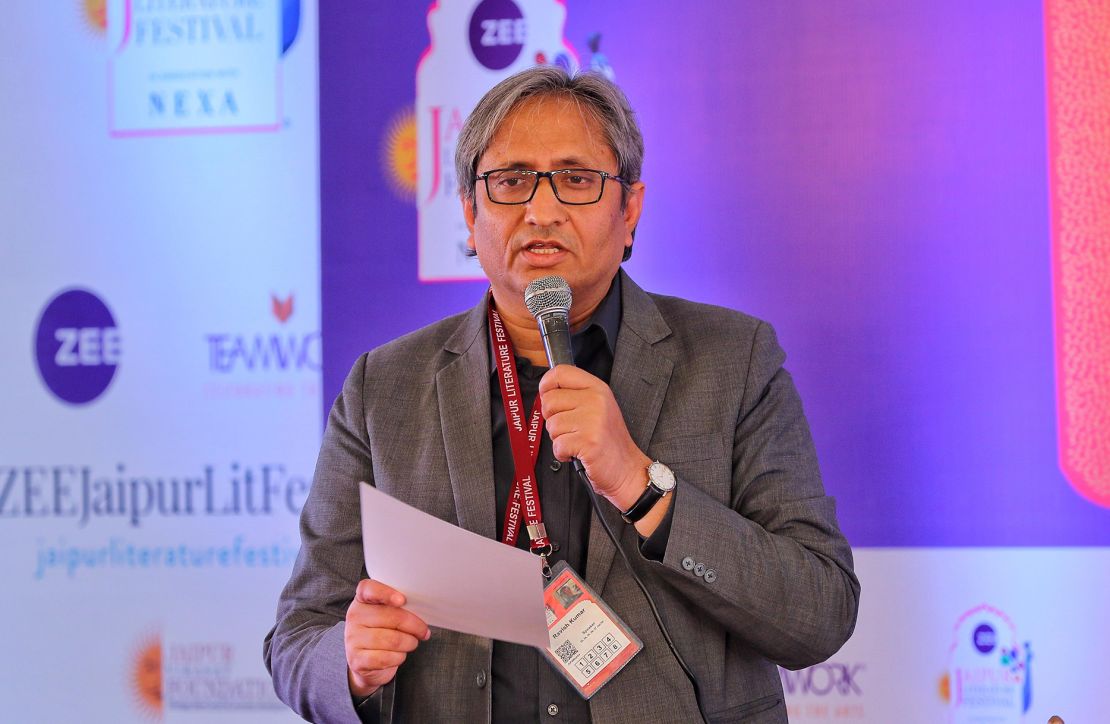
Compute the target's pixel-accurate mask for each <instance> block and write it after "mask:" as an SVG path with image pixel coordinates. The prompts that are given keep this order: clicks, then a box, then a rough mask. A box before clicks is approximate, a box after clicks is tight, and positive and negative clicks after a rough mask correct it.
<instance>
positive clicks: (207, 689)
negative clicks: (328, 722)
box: [0, 0, 322, 722]
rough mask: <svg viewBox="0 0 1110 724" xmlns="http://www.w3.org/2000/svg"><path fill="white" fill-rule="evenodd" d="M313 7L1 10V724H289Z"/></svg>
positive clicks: (80, 4)
mask: <svg viewBox="0 0 1110 724" xmlns="http://www.w3.org/2000/svg"><path fill="white" fill-rule="evenodd" d="M316 37H317V31H316V8H315V3H313V2H311V0H284V1H283V0H249V1H244V2H227V3H222V2H221V3H175V2H159V1H156V0H111V1H110V2H103V1H101V2H97V1H96V0H85V1H79V0H72V1H71V2H65V3H31V4H21V5H19V6H17V7H12V8H9V14H8V17H7V18H6V22H5V23H4V27H3V29H0V42H2V44H3V46H4V47H5V59H6V61H7V62H5V63H4V64H3V65H2V67H0V80H2V82H0V87H3V89H4V94H5V99H6V108H7V111H6V112H5V114H4V117H3V120H0V127H2V128H3V133H2V134H0V149H2V150H0V156H2V157H3V158H4V159H5V169H4V176H3V181H2V185H3V191H4V193H3V200H2V201H0V208H2V213H0V274H2V275H3V284H2V285H0V305H2V306H3V309H4V313H3V320H4V325H3V335H4V339H5V340H6V343H5V350H6V352H5V354H3V355H0V380H2V382H0V406H2V407H3V409H4V410H6V411H7V414H5V415H4V416H3V421H0V549H2V550H3V553H2V554H0V578H2V579H3V580H4V582H5V585H4V595H3V596H0V620H2V621H3V625H4V634H3V637H2V639H3V647H2V648H3V653H2V654H0V682H2V683H0V690H2V691H3V692H4V697H3V698H4V712H3V714H2V715H0V718H2V719H4V720H5V721H23V722H33V721H89V722H126V721H138V722H141V721H167V722H170V721H197V722H200V721H205V722H207V721H214V720H224V719H239V720H243V721H259V722H261V721H290V720H296V717H293V716H292V715H291V714H290V712H289V711H288V710H287V709H286V708H285V707H284V705H282V704H281V703H280V702H279V701H278V700H277V698H276V697H275V696H274V694H273V691H272V687H271V684H270V680H269V676H268V675H267V673H266V671H265V668H264V666H263V663H262V655H261V650H262V639H263V637H264V635H265V633H266V631H267V630H268V628H269V627H270V626H271V625H272V623H273V615H274V606H275V602H276V599H277V594H278V591H279V589H280V586H281V585H282V584H283V583H284V581H285V580H286V578H287V577H288V574H289V571H290V569H291V566H292V561H293V559H294V557H295V556H296V552H297V548H298V538H297V527H296V521H297V515H298V514H299V512H300V507H301V505H302V503H303V501H304V498H305V495H306V493H307V490H308V486H309V484H310V482H311V474H312V468H313V464H314V461H315V455H316V452H317V446H318V444H319V438H320V429H321V422H322V421H321V412H320V410H321V398H320V371H321V354H322V348H321V338H320V322H319V315H320V304H319V252H318V239H319V235H318V191H317V189H318V171H317V169H318V156H317V150H316V149H317V120H316V108H317V99H316V88H317V83H316V54H317V51H316Z"/></svg>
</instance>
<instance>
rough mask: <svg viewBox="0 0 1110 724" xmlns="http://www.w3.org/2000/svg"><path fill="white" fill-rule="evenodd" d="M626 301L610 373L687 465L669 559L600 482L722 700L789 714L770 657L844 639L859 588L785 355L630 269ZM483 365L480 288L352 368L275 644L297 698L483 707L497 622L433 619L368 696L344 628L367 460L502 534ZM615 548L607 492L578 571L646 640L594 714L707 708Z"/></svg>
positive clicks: (437, 504) (657, 717) (460, 516)
mask: <svg viewBox="0 0 1110 724" xmlns="http://www.w3.org/2000/svg"><path fill="white" fill-rule="evenodd" d="M621 274H624V272H623V271H622V272H621ZM621 301H622V319H621V326H620V333H619V335H618V339H617V348H616V354H615V358H614V362H613V371H612V377H611V380H610V384H611V387H612V389H613V393H614V395H615V396H616V399H617V402H618V404H619V405H620V407H621V410H622V411H623V412H624V417H625V421H626V422H627V424H628V429H629V432H630V433H631V435H632V438H633V439H634V440H635V442H636V444H637V445H639V446H640V448H641V449H642V450H644V451H645V452H646V453H647V454H648V456H650V457H651V458H652V459H655V460H661V461H663V462H665V463H666V464H667V465H668V466H670V467H671V468H672V469H673V470H674V471H675V474H676V476H677V478H678V487H677V489H676V492H675V494H674V495H675V497H674V500H673V501H672V505H673V518H672V523H671V532H670V537H669V539H668V542H667V548H666V555H665V557H664V559H663V561H662V562H657V561H653V560H649V559H647V558H644V557H643V556H642V555H641V554H640V548H639V539H638V537H637V535H636V531H635V529H633V528H632V527H631V526H628V525H625V524H624V523H623V522H622V521H621V519H620V517H619V515H618V513H617V511H616V510H614V509H611V508H610V507H609V506H608V505H607V504H605V503H604V501H603V502H602V505H603V507H604V510H602V511H601V514H602V515H604V516H605V517H606V518H607V519H608V520H609V523H610V525H611V526H612V527H613V529H614V530H615V531H617V532H618V534H619V535H620V536H622V537H621V539H620V540H621V546H622V547H623V548H624V549H625V550H626V551H627V553H628V555H629V557H630V559H631V560H632V564H633V566H634V567H635V568H636V569H637V572H638V573H639V575H640V577H641V579H642V580H643V581H644V582H645V584H646V585H647V586H648V588H649V590H650V591H651V593H652V596H653V597H654V599H655V601H656V603H657V605H658V607H659V610H660V613H661V614H662V616H663V619H664V620H665V621H666V623H667V626H668V628H669V630H670V633H671V636H672V638H673V639H674V642H675V645H676V646H677V647H678V649H679V651H680V652H681V653H682V655H683V658H684V659H685V660H686V662H687V663H688V664H689V666H690V667H691V668H692V669H693V671H694V674H695V675H696V677H697V679H698V682H699V685H700V688H701V692H702V701H703V705H704V710H705V712H706V714H707V715H708V718H709V719H710V721H712V722H733V721H743V722H785V721H786V708H785V703H784V700H783V692H782V685H781V683H780V681H779V675H778V672H777V670H776V668H775V665H776V664H779V665H781V666H785V667H789V668H799V667H803V666H808V665H811V664H814V663H817V662H820V661H823V660H825V659H826V658H828V657H829V656H831V655H832V654H833V653H835V652H836V651H837V650H838V649H839V648H840V647H841V645H843V643H844V642H845V641H846V640H847V639H848V637H849V635H851V633H852V630H853V628H854V626H855V621H856V612H857V608H858V604H859V590H860V588H859V582H858V581H857V579H856V577H855V575H854V573H853V571H852V553H851V550H850V548H849V547H848V543H847V541H846V540H845V539H844V537H843V535H842V534H841V533H840V530H839V529H838V527H837V522H836V514H835V505H834V502H833V500H832V499H831V498H829V497H827V496H826V495H825V492H824V489H823V487H822V484H821V478H820V473H819V471H818V468H817V459H816V456H815V453H814V449H813V443H812V441H811V438H810V433H809V428H808V425H807V424H806V420H805V417H804V415H803V412H802V406H801V401H800V400H799V398H798V394H797V392H796V391H795V388H794V384H793V382H792V381H791V378H790V375H789V374H788V373H787V372H786V371H785V370H784V369H783V368H782V362H783V360H784V354H783V352H782V350H781V349H780V348H779V346H778V343H777V341H776V339H775V335H774V332H773V331H772V330H771V328H770V327H769V326H768V325H767V324H765V323H763V322H760V321H759V320H757V319H753V318H752V317H749V316H746V315H743V314H740V313H738V312H735V311H732V310H728V309H723V308H720V307H712V306H707V305H702V304H695V303H692V302H688V301H685V300H681V299H676V298H673V297H663V296H658V295H651V294H647V293H646V292H644V291H643V290H642V289H640V288H639V287H638V286H637V285H636V284H635V283H633V282H632V280H631V279H629V278H628V277H627V276H625V277H623V279H622V297H621ZM489 375H490V362H489V352H488V348H487V343H486V305H485V302H484V301H483V302H482V303H481V304H479V305H478V306H477V307H475V308H473V309H471V310H470V311H468V312H465V313H463V314H459V315H456V316H453V317H449V318H447V319H444V320H443V321H440V322H438V323H436V324H433V325H431V326H429V327H426V328H424V329H422V330H420V331H417V332H414V333H412V334H409V335H406V336H404V337H401V338H400V339H397V340H395V341H393V342H391V343H389V344H387V345H385V346H383V347H379V348H378V349H376V350H374V351H373V352H370V353H368V354H366V355H363V357H361V358H360V359H359V360H358V362H357V363H356V364H355V366H354V369H353V370H352V371H351V373H350V375H349V377H348V378H347V381H346V382H345V384H344V386H343V392H342V394H341V395H340V396H339V398H338V399H337V400H336V402H335V406H334V407H333V408H332V411H331V414H330V416H329V419H328V425H327V430H326V432H325V434H324V440H323V446H322V448H321V451H320V458H319V461H318V462H317V466H316V475H315V479H314V482H313V485H312V489H311V491H310V493H309V496H308V499H307V501H306V503H305V506H304V510H303V512H302V515H301V538H302V547H301V551H300V555H299V556H298V558H297V562H296V565H295V567H294V569H293V574H292V576H291V578H290V580H289V583H288V584H287V585H286V587H285V589H284V591H283V592H282V594H281V598H280V600H279V602H278V610H277V623H276V625H275V626H274V628H273V630H272V631H270V633H269V635H268V636H267V637H266V643H265V657H266V664H267V667H268V668H269V669H270V672H271V674H272V675H273V680H274V688H275V690H276V691H277V694H278V696H279V697H280V698H281V699H282V700H283V701H284V702H286V703H287V704H289V705H290V706H291V707H292V708H293V709H294V710H296V711H297V712H298V713H300V714H301V715H302V716H304V717H305V718H307V719H309V720H311V721H317V722H356V721H359V718H360V716H361V718H362V719H363V720H383V721H413V722H439V721H466V722H483V721H489V718H490V710H491V709H490V690H491V686H490V685H489V684H488V681H489V676H488V674H489V669H490V655H491V650H492V649H491V642H490V640H489V639H483V638H479V637H476V636H470V635H465V634H460V633H456V632H453V631H443V630H437V631H435V632H434V633H433V635H432V638H431V640H430V641H428V642H426V643H424V644H421V646H420V647H419V648H418V649H417V650H416V651H415V652H414V653H412V654H411V655H410V656H409V657H408V659H407V660H406V661H405V663H404V664H403V665H402V666H401V668H400V669H399V670H398V673H397V677H396V678H395V679H394V681H393V682H392V683H391V684H390V685H388V686H386V687H383V689H382V690H381V691H380V692H379V693H378V694H376V695H375V696H374V697H373V698H372V699H371V700H370V701H368V702H366V704H364V705H363V706H362V707H360V709H359V711H358V712H356V711H355V709H354V706H353V704H352V702H351V696H350V693H349V691H348V688H347V673H346V658H345V655H344V648H343V626H344V623H343V621H344V616H345V613H346V609H347V606H348V605H349V604H350V601H351V598H352V596H353V593H354V589H355V585H356V584H357V583H358V581H359V580H360V579H361V578H362V577H364V576H365V569H364V567H363V562H362V550H361V536H360V532H359V513H358V505H359V504H358V490H357V485H358V481H360V480H367V481H370V482H372V483H373V484H374V485H376V486H377V487H378V488H380V489H381V490H384V491H385V492H387V493H389V494H390V495H392V496H394V497H396V498H398V499H399V500H402V501H404V502H406V503H408V504H410V505H413V506H415V507H417V508H420V509H421V510H424V511H426V512H428V513H430V514H432V515H435V516H437V517H438V518H441V519H443V520H446V521H449V522H451V523H453V524H455V525H459V526H461V527H463V528H465V529H467V530H470V531H473V532H475V533H478V534H480V535H484V536H487V537H490V538H492V537H494V536H495V531H496V526H497V523H496V518H497V515H498V511H496V510H494V482H493V458H492V449H493V442H492V438H491V433H490V412H489V405H490V399H489ZM615 553H616V549H615V548H614V546H613V545H612V543H611V542H610V540H609V538H608V537H607V536H606V534H605V531H604V530H603V529H602V527H601V524H600V523H599V521H598V520H597V514H596V513H595V514H594V516H593V520H592V524H591V528H590V539H589V550H588V565H587V570H586V572H585V574H586V580H587V581H588V582H589V583H590V585H591V586H593V587H594V588H595V589H596V590H597V591H599V592H600V594H601V596H602V597H603V598H604V599H605V601H606V602H607V603H608V604H609V605H610V606H612V607H613V609H614V610H615V611H616V612H617V613H618V614H619V615H620V616H621V617H622V618H623V619H624V620H625V621H626V622H627V623H628V625H629V626H631V628H632V629H633V630H634V631H635V632H636V633H637V634H638V635H639V636H640V638H641V639H642V640H643V642H644V645H645V648H644V651H643V652H641V653H640V654H639V655H638V656H636V657H635V658H634V659H633V660H632V661H631V662H630V663H629V664H628V666H627V667H626V668H625V669H624V670H623V671H621V672H620V673H619V674H618V675H617V676H616V677H615V678H614V679H613V680H612V681H610V682H609V683H608V684H607V685H606V686H605V687H604V688H603V689H601V691H599V692H598V693H597V694H596V695H594V697H593V699H591V701H590V712H591V715H592V718H593V720H594V721H595V722H630V723H631V722H644V721H651V722H693V721H697V720H698V714H697V707H696V704H695V701H694V696H693V690H692V687H691V686H690V683H689V681H688V680H687V678H686V677H685V675H684V674H683V672H682V670H681V669H680V668H679V666H678V664H677V663H676V662H675V659H674V657H673V656H672V655H671V653H670V651H669V650H668V649H667V646H666V643H665V642H664V640H663V637H662V635H661V633H660V631H659V628H658V626H657V625H656V623H655V621H654V619H653V618H652V616H651V613H650V611H649V609H648V606H647V603H646V600H645V599H644V597H643V594H642V593H641V592H640V591H639V589H638V588H637V587H636V585H635V583H634V581H633V579H632V577H631V576H630V575H629V573H628V571H627V570H626V568H625V565H624V563H623V562H622V561H619V560H615ZM459 564H460V565H465V564H466V562H465V561H460V562H459ZM710 572H712V574H711V573H710Z"/></svg>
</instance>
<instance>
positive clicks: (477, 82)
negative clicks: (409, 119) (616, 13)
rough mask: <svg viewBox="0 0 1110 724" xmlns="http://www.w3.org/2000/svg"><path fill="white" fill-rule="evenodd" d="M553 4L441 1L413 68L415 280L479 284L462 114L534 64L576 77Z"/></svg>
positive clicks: (561, 10)
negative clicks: (470, 250) (460, 145)
mask: <svg viewBox="0 0 1110 724" xmlns="http://www.w3.org/2000/svg"><path fill="white" fill-rule="evenodd" d="M566 16H567V8H566V6H565V5H564V4H563V3H562V2H560V1H559V0H531V1H530V2H515V1H514V0H439V1H438V2H436V3H434V4H433V5H432V7H431V9H429V10H428V32H429V35H430V38H429V43H428V48H427V50H426V51H425V52H424V55H423V57H422V58H421V59H420V64H419V66H418V67H417V69H416V103H415V108H416V110H415V116H416V148H417V151H416V190H415V197H416V206H417V236H418V239H419V241H418V244H419V247H418V249H419V265H418V272H419V276H420V279H421V280H424V281H431V280H438V281H443V280H450V279H481V278H483V277H482V270H481V268H480V267H479V266H478V265H477V264H475V263H474V262H473V260H472V259H470V258H468V257H467V256H466V254H465V252H466V237H467V233H468V232H467V230H466V224H465V223H464V222H463V218H462V214H460V213H459V201H458V187H457V184H456V182H455V172H454V156H455V144H456V142H457V140H458V135H459V131H460V130H461V129H462V124H463V121H464V120H465V118H466V114H468V113H469V112H470V110H471V109H472V108H474V106H475V104H476V103H477V102H478V99H479V98H481V97H482V94H483V93H485V92H486V91H487V90H489V88H490V86H491V85H492V84H494V83H495V82H497V81H499V80H502V79H503V78H507V77H509V76H510V75H512V74H513V73H516V72H519V71H522V70H524V69H525V68H528V67H530V66H533V65H536V64H548V63H549V64H552V65H557V66H560V67H562V68H565V69H566V70H568V71H571V72H573V71H575V70H577V69H578V67H579V61H578V56H577V54H576V53H575V51H574V49H573V48H572V47H571V45H570V43H569V42H568V41H567V40H566V39H565V38H564V36H563V31H564V26H565V24H566Z"/></svg>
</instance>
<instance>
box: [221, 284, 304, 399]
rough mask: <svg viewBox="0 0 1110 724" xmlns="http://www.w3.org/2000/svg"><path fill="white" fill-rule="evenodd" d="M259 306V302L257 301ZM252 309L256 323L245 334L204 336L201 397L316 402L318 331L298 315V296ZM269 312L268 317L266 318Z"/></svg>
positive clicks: (274, 297)
mask: <svg viewBox="0 0 1110 724" xmlns="http://www.w3.org/2000/svg"><path fill="white" fill-rule="evenodd" d="M259 301H260V302H262V301H263V300H262V299H261V298H260V300H259ZM268 303H269V304H268V307H265V306H262V304H259V305H258V306H257V307H256V313H257V317H258V321H257V322H256V323H254V324H251V325H250V327H249V328H248V329H247V330H243V329H241V328H240V329H239V330H235V329H230V330H229V329H223V330H219V331H213V332H211V333H209V334H205V335H204V338H203V339H204V346H205V352H204V357H205V359H206V363H207V364H206V366H207V368H208V373H209V376H208V379H207V381H206V382H205V383H204V389H203V394H204V396H205V397H208V398H214V399H231V398H234V399H244V398H263V397H274V398H289V397H297V396H300V397H318V396H319V394H320V380H319V377H320V374H319V373H320V368H321V364H322V356H321V355H322V344H321V339H320V329H319V327H318V326H317V325H316V324H315V323H313V322H311V321H310V322H308V323H306V319H307V318H306V317H305V315H303V314H302V315H298V314H297V307H296V296H295V295H294V294H292V293H289V294H287V295H286V296H279V295H277V294H272V293H271V294H270V297H269V300H268ZM267 311H268V312H269V313H268V314H267V313H266V312H267Z"/></svg>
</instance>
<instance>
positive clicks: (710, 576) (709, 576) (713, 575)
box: [705, 568, 717, 583]
mask: <svg viewBox="0 0 1110 724" xmlns="http://www.w3.org/2000/svg"><path fill="white" fill-rule="evenodd" d="M715 580H717V572H716V571H715V570H713V569H712V568H707V569H706V570H705V582H706V583H713V581H715Z"/></svg>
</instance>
